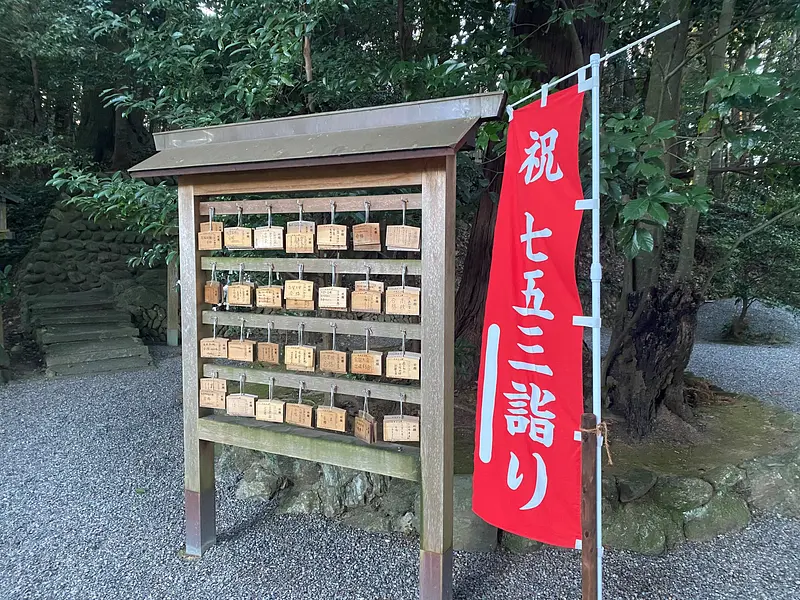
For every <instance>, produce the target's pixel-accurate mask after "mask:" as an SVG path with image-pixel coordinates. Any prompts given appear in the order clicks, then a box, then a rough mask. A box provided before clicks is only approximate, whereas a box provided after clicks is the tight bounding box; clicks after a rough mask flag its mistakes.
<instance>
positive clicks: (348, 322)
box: [203, 310, 422, 346]
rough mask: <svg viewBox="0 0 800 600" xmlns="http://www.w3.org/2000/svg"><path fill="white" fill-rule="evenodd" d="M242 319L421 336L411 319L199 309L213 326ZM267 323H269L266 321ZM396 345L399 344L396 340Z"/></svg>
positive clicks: (282, 326) (260, 324) (249, 323)
mask: <svg viewBox="0 0 800 600" xmlns="http://www.w3.org/2000/svg"><path fill="white" fill-rule="evenodd" d="M242 318H244V321H245V327H252V328H255V329H267V328H269V327H270V326H271V327H272V329H273V330H286V331H297V329H298V327H300V325H301V324H302V325H305V328H304V329H305V331H307V332H314V333H331V332H332V331H333V327H331V325H336V333H337V335H338V334H341V335H361V336H363V335H365V334H364V331H365V330H366V328H369V330H370V336H372V337H389V338H397V339H401V338H402V337H403V332H404V331H405V332H406V337H407V338H408V339H409V340H419V339H421V338H422V328H421V327H420V326H419V325H415V324H413V323H389V322H383V321H360V320H356V319H334V318H325V317H305V316H300V317H295V316H290V315H260V314H256V313H243V312H235V313H234V312H216V311H211V310H206V311H203V323H205V324H206V325H213V324H214V319H216V320H217V326H221V325H224V326H235V327H239V326H240V325H241V324H242ZM270 324H271V325H270ZM398 346H399V344H398Z"/></svg>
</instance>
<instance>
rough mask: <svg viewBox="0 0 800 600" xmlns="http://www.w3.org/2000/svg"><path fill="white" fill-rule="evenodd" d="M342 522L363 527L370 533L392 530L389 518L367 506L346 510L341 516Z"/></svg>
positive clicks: (355, 526) (358, 527) (359, 527)
mask: <svg viewBox="0 0 800 600" xmlns="http://www.w3.org/2000/svg"><path fill="white" fill-rule="evenodd" d="M342 522H343V523H344V524H345V525H349V526H350V527H354V528H356V529H363V530H364V531H369V532H371V533H387V532H389V531H394V529H393V527H392V522H391V520H390V519H388V518H387V517H386V516H385V515H383V514H381V513H379V512H377V511H375V510H373V509H372V508H371V507H369V506H365V507H362V508H360V509H358V510H349V511H347V512H346V513H345V514H344V515H343V516H342Z"/></svg>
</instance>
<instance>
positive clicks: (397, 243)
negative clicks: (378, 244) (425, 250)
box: [386, 225, 420, 252]
mask: <svg viewBox="0 0 800 600" xmlns="http://www.w3.org/2000/svg"><path fill="white" fill-rule="evenodd" d="M419 238H420V228H419V227H410V226H408V225H387V226H386V249H387V250H405V251H407V252H419Z"/></svg>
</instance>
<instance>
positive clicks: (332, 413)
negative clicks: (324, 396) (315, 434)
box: [317, 406, 347, 432]
mask: <svg viewBox="0 0 800 600" xmlns="http://www.w3.org/2000/svg"><path fill="white" fill-rule="evenodd" d="M346 417H347V411H346V410H345V409H343V408H338V407H336V406H318V407H317V429H329V430H330V431H341V432H344V428H345V423H346V421H347V418H346Z"/></svg>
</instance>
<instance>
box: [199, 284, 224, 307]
mask: <svg viewBox="0 0 800 600" xmlns="http://www.w3.org/2000/svg"><path fill="white" fill-rule="evenodd" d="M203 300H205V303H206V304H220V303H221V302H222V284H221V283H220V282H219V281H206V285H205V286H204V287H203Z"/></svg>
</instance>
